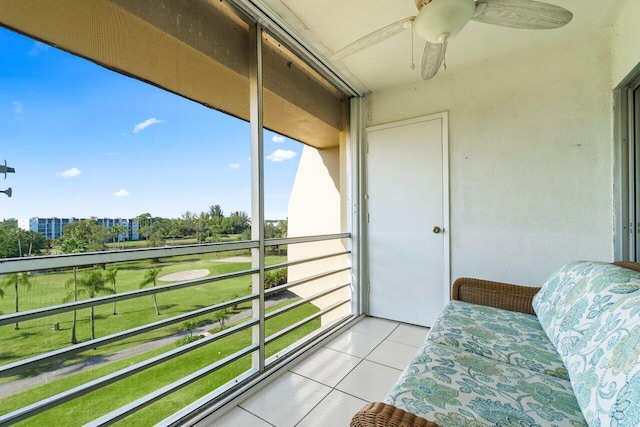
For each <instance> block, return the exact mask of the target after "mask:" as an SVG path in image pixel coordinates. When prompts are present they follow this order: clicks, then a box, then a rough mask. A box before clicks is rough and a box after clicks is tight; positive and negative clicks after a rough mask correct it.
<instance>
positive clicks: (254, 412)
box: [199, 317, 429, 427]
mask: <svg viewBox="0 0 640 427" xmlns="http://www.w3.org/2000/svg"><path fill="white" fill-rule="evenodd" d="M428 332H429V329H428V328H423V327H419V326H414V325H407V324H403V323H399V322H394V321H390V320H384V319H378V318H374V317H368V318H366V319H363V320H361V321H360V322H358V323H356V324H355V325H354V326H352V327H351V328H350V329H348V330H347V331H345V332H342V333H341V334H340V335H339V336H338V337H336V338H335V339H333V340H332V341H330V342H329V343H328V344H326V345H325V346H324V347H322V348H320V349H319V350H317V351H316V352H315V353H314V354H312V355H311V356H309V357H308V358H306V359H304V360H303V361H302V362H299V363H298V364H296V365H294V366H293V367H291V368H289V370H288V371H287V372H286V373H284V374H283V375H281V376H280V377H278V378H277V379H276V380H274V381H273V382H272V383H271V384H269V385H268V386H267V387H265V388H264V389H262V390H260V391H259V392H258V393H256V394H254V395H253V396H251V397H249V398H248V399H247V400H245V401H244V402H242V403H240V404H239V405H238V406H236V407H235V408H233V409H232V410H231V411H229V412H227V413H226V414H225V415H224V416H223V417H222V418H220V419H218V420H215V421H210V422H208V423H207V420H204V421H203V422H201V423H200V424H199V425H203V426H206V425H209V426H221V427H235V426H243V427H269V426H275V427H288V426H300V427H311V426H313V427H334V426H335V427H340V426H348V425H349V421H350V420H351V417H352V416H353V414H354V413H356V412H357V411H358V410H359V409H360V408H362V407H363V406H364V405H366V404H367V403H368V402H372V401H380V400H382V399H383V398H384V396H385V395H386V394H387V392H388V391H389V390H390V389H391V387H392V386H393V384H394V383H395V382H396V380H397V379H398V377H399V376H400V374H401V373H402V371H403V370H404V368H405V367H406V366H407V365H408V364H409V361H410V360H411V358H412V357H413V355H414V354H415V353H416V352H417V351H418V348H419V347H420V346H421V345H422V342H423V341H424V339H425V338H426V336H427V333H428Z"/></svg>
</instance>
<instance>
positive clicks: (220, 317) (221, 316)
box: [213, 308, 229, 330]
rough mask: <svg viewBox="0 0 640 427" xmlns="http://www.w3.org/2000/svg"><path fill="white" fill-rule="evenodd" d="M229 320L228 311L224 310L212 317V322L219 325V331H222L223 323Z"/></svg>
mask: <svg viewBox="0 0 640 427" xmlns="http://www.w3.org/2000/svg"><path fill="white" fill-rule="evenodd" d="M228 319H229V309H228V308H224V309H222V310H218V311H216V312H215V314H214V315H213V321H214V322H219V323H220V330H223V329H224V321H225V320H228Z"/></svg>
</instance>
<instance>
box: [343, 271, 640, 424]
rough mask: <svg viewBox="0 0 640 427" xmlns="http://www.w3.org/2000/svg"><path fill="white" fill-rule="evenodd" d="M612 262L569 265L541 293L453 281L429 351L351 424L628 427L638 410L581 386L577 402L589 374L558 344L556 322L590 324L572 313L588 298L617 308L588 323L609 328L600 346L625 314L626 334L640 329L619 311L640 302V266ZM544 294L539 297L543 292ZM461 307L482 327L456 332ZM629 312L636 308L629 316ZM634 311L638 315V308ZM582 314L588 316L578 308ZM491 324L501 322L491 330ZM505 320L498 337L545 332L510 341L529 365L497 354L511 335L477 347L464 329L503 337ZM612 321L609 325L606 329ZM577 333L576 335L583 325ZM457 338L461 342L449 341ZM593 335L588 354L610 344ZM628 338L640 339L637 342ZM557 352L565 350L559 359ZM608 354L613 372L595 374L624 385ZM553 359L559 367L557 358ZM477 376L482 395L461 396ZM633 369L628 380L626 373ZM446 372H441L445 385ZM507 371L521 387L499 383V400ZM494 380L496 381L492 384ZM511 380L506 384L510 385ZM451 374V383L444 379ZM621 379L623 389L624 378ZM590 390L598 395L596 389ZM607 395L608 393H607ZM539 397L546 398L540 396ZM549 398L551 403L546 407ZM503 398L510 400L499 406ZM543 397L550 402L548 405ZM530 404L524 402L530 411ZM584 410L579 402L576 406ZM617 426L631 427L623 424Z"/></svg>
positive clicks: (613, 358)
mask: <svg viewBox="0 0 640 427" xmlns="http://www.w3.org/2000/svg"><path fill="white" fill-rule="evenodd" d="M614 264H616V265H612V264H606V263H573V264H569V265H567V266H565V267H563V269H561V270H560V271H559V272H557V273H556V274H555V275H554V276H552V277H551V278H550V279H549V280H548V281H547V283H546V284H545V285H544V286H543V287H542V288H538V287H528V286H519V285H513V284H508V283H499V282H492V281H486V280H479V279H471V278H461V279H458V280H456V282H455V283H454V285H453V289H452V302H451V303H449V305H448V306H447V307H446V308H445V310H444V312H443V315H441V316H440V318H439V319H438V320H437V321H436V323H435V324H434V327H433V328H432V330H431V332H430V334H429V336H428V337H427V339H426V341H425V344H424V346H423V348H421V349H420V350H419V351H418V353H417V354H416V356H415V357H414V359H413V361H412V362H411V364H410V365H409V367H407V369H406V370H405V372H404V373H403V375H402V376H401V377H400V379H399V380H398V382H397V383H396V385H395V386H394V388H393V389H392V390H391V391H390V392H389V394H388V395H387V397H386V398H385V401H384V402H372V403H370V404H368V405H366V406H365V407H364V408H362V409H361V410H360V411H359V412H357V413H356V414H355V415H354V416H353V418H352V420H351V424H350V425H351V427H383V426H392V427H396V426H397V427H400V426H402V427H409V426H416V427H423V426H428V427H436V426H442V425H444V426H447V425H467V423H468V425H496V424H504V423H505V422H506V423H507V424H509V423H515V424H517V423H519V422H521V423H522V425H525V424H527V423H530V424H532V425H533V424H537V425H549V426H564V425H571V426H574V425H584V426H586V425H588V424H591V423H592V422H593V423H597V422H601V423H603V425H604V424H605V423H606V422H607V421H611V419H613V418H614V417H618V418H617V420H618V421H623V420H624V419H625V417H627V418H626V419H627V420H631V419H632V418H633V417H635V416H638V414H640V403H634V402H632V403H631V404H630V405H627V406H626V407H622V406H620V405H618V406H616V405H615V404H609V403H608V402H602V401H598V402H597V404H594V403H593V402H592V401H593V399H601V398H600V397H598V395H597V394H594V393H597V390H595V391H593V390H590V389H588V387H584V385H583V384H579V385H578V387H579V388H578V390H580V392H582V393H583V394H582V395H580V396H579V397H578V399H577V400H576V396H575V393H574V391H573V389H575V388H576V383H577V382H578V381H580V380H581V378H582V377H583V376H584V370H586V369H587V367H576V366H578V365H580V364H577V363H576V362H575V360H576V359H575V357H578V356H580V355H576V354H575V353H578V352H579V351H580V348H578V347H580V346H578V345H576V347H575V348H574V349H573V350H572V349H567V348H565V347H566V346H564V347H563V344H561V342H562V343H566V341H562V340H563V339H565V338H566V337H565V336H563V333H565V332H566V331H564V329H563V330H556V329H554V327H557V326H554V325H556V324H560V323H562V322H561V321H560V320H558V319H559V318H562V316H569V315H572V316H574V317H575V316H578V317H576V319H579V321H576V322H574V323H575V324H576V325H578V324H580V325H584V324H586V323H587V321H586V320H585V319H586V316H587V314H586V313H581V312H579V311H577V310H578V309H576V308H574V307H573V306H574V305H575V301H574V300H578V299H585V300H586V299H589V298H591V300H589V301H590V302H589V303H590V304H591V303H592V302H593V300H594V298H595V301H596V302H598V301H599V299H601V298H604V297H606V298H611V299H612V300H614V299H616V298H617V300H618V301H617V303H616V304H615V306H606V310H605V309H603V313H602V315H597V316H596V315H594V314H593V313H592V314H591V315H589V316H591V317H589V319H590V320H589V321H588V322H592V323H593V325H592V328H593V330H596V329H597V328H598V327H600V325H599V324H598V322H601V323H602V324H603V325H602V326H603V328H608V329H602V331H604V332H605V333H600V334H599V335H597V336H598V337H600V338H599V339H604V340H606V339H608V338H607V333H606V332H607V331H608V330H610V329H611V328H612V324H613V323H612V322H611V321H610V320H609V319H610V318H615V319H619V318H620V317H621V316H622V318H623V319H628V320H625V321H626V322H627V324H625V328H626V329H625V331H627V330H633V331H637V330H640V316H633V312H632V315H631V316H629V315H628V312H624V310H623V307H626V309H629V308H630V305H631V303H633V302H634V301H635V300H632V299H627V300H624V299H625V298H631V297H628V296H627V295H626V294H624V293H625V292H626V293H627V294H630V295H633V297H634V298H637V299H638V300H639V301H640V295H635V293H634V292H635V291H634V290H635V289H636V288H634V286H636V284H637V283H640V274H639V273H638V272H639V271H640V264H636V263H631V262H617V263H614ZM631 270H635V271H631ZM611 278H613V279H611ZM603 281H604V282H603ZM592 283H593V286H592ZM603 283H604V284H603ZM621 283H622V285H621ZM620 286H622V287H620ZM541 289H542V292H540V291H541ZM620 289H622V291H621V290H620ZM637 289H638V293H639V294H640V285H638V286H637ZM608 292H609V294H608ZM538 293H540V295H539V296H538V297H536V300H537V301H535V302H534V296H536V294H538ZM564 300H570V301H568V302H566V301H564ZM545 304H546V305H545ZM450 305H453V306H455V307H458V308H457V310H458V311H452V309H451V308H449V306H450ZM638 305H640V302H639V303H638ZM459 307H463V309H464V310H467V312H471V313H472V312H473V310H476V309H477V310H479V312H481V313H482V314H481V316H483V317H482V321H480V322H478V323H477V324H476V323H473V322H472V320H469V319H466V320H467V323H464V322H461V323H460V325H457V324H456V323H455V322H456V321H459V320H460V319H462V320H465V319H464V315H465V314H464V313H462V315H461V314H460V313H461V312H460V311H459V310H460V309H459ZM491 307H492V308H491ZM534 307H536V310H537V312H538V313H537V314H538V316H536V311H534ZM496 309H497V310H496ZM626 309H625V310H626ZM631 309H632V310H633V308H631ZM635 309H636V310H640V307H637V308H635ZM447 310H449V318H448V319H447V318H446V316H447ZM469 310H471V311H469ZM563 310H564V311H563ZM571 310H573V311H575V312H572V311H571ZM607 310H613V311H614V312H613V313H609V314H611V317H610V318H609V317H606V316H607ZM582 311H586V310H584V309H582ZM581 315H583V316H585V317H584V319H583V318H580V317H579V316H581ZM492 316H493V317H492ZM443 317H445V319H443ZM519 318H522V319H523V320H522V322H524V323H523V325H524V326H526V327H522V328H521V326H522V325H520V324H518V323H517V322H518V321H519V320H518V321H516V322H515V323H514V320H513V319H519ZM580 319H582V320H580ZM594 319H595V320H594ZM494 320H495V323H492V322H493V321H494ZM501 321H502V322H506V323H507V324H506V325H503V326H502V329H504V330H506V331H507V332H508V328H509V327H510V325H509V323H510V324H511V325H512V326H513V325H515V326H516V327H515V328H513V329H517V330H518V333H520V331H521V330H522V329H527V328H529V326H528V325H529V324H533V323H538V327H539V328H540V331H541V333H539V335H540V336H539V337H536V338H535V339H533V340H531V338H530V337H529V336H526V333H524V335H523V336H522V337H518V336H517V335H518V334H514V338H513V339H514V344H513V347H514V348H525V349H526V350H527V352H526V353H524V354H525V355H529V356H531V355H533V357H530V358H529V359H528V360H527V357H525V356H523V355H522V354H520V355H518V356H519V357H513V352H511V353H509V355H506V354H507V352H506V351H502V352H501V350H504V348H506V346H508V345H509V342H510V341H509V340H510V337H509V336H507V337H506V339H505V337H504V336H500V339H498V340H496V342H490V338H491V334H489V333H487V334H485V335H484V337H485V338H487V339H486V340H484V341H483V340H479V341H480V347H478V343H477V342H471V341H470V340H469V337H468V336H464V334H465V332H464V331H465V328H467V329H474V330H479V329H480V328H481V327H482V325H485V326H487V327H488V328H489V329H488V330H489V332H491V331H490V330H491V329H494V330H495V331H500V328H501V326H500V322H501ZM607 321H609V324H606V323H607ZM527 322H528V323H527ZM594 322H595V323H594ZM439 323H440V324H439ZM574 323H571V322H564V323H563V324H562V325H563V328H565V329H566V326H567V324H570V325H573V324H574ZM636 323H637V325H636ZM534 326H535V325H534ZM574 327H575V328H577V326H574ZM543 328H544V330H543ZM451 331H453V332H451ZM481 332H482V331H481V330H480V332H476V333H477V334H479V336H482V333H481ZM569 332H573V336H574V337H575V335H576V334H575V331H569ZM451 333H455V334H457V335H455V336H453V335H451ZM584 335H589V334H584ZM595 336H596V334H590V336H586V337H585V338H584V339H583V340H582V341H583V342H581V344H580V345H581V346H582V347H583V348H589V346H590V345H591V346H592V347H593V348H600V346H604V345H603V344H602V343H595V344H593V343H591V342H590V341H589V340H590V339H591V340H593V339H594V338H593V337H595ZM602 336H604V338H602ZM474 338H475V337H474ZM632 338H634V339H635V337H632ZM518 339H520V342H518V343H517V345H516V343H515V340H518ZM543 339H544V340H547V341H548V342H547V343H546V344H545V343H544V342H542V340H543ZM465 340H467V341H465ZM536 340H537V341H539V342H536ZM540 342H541V343H542V344H541V345H540V348H539V349H538V347H536V345H538V344H540ZM470 344H473V345H470ZM615 344H616V343H615V342H611V343H608V346H604V348H609V349H610V348H612V347H614V346H615ZM492 346H493V347H492ZM518 346H519V347H518ZM594 346H595V347H594ZM463 347H464V348H463ZM532 349H533V350H532ZM557 349H560V351H556V350H557ZM510 350H511V349H510ZM536 351H540V354H541V356H543V357H540V358H537V355H536V353H535V352H536ZM558 353H560V354H558ZM604 353H605V354H604V355H602V356H601V359H600V365H603V363H602V362H603V361H608V362H609V364H608V366H609V367H605V368H602V370H606V369H609V370H610V371H606V372H604V371H602V372H599V371H598V367H596V368H595V369H596V371H597V372H598V373H599V374H600V375H601V377H603V378H604V377H606V378H610V376H611V375H617V376H618V377H619V376H620V375H621V374H620V369H619V367H618V368H615V367H614V368H613V370H612V371H611V369H612V368H611V366H613V365H615V361H616V360H617V359H616V357H617V356H616V355H611V354H607V351H606V350H605V352H604ZM554 357H555V358H556V359H555V360H552V359H554ZM447 358H449V359H450V360H448V362H449V363H448V364H447V363H444V364H443V360H444V362H447ZM572 358H573V359H572ZM607 358H608V359H607ZM541 360H544V361H551V362H550V363H549V364H548V365H545V363H540V361H541ZM581 360H582V359H581ZM623 360H624V359H623ZM472 362H473V363H472ZM438 363H439V364H440V365H438ZM465 364H466V365H465ZM434 365H435V367H434ZM627 365H628V363H627ZM627 365H625V369H626V371H625V373H624V374H625V375H626V377H625V378H626V381H632V380H633V378H631V379H630V378H629V377H630V376H631V375H635V374H637V375H635V376H634V378H635V377H640V365H639V364H638V363H637V362H636V364H635V366H633V365H631V367H629V366H627ZM443 366H446V368H443ZM494 366H495V369H494ZM565 366H566V368H565ZM438 368H442V370H441V371H437V369H438ZM463 368H464V369H463ZM567 368H569V369H567ZM588 368H589V369H590V370H589V372H590V373H591V372H592V371H593V370H594V367H593V366H588ZM473 369H476V370H477V371H478V374H481V375H482V376H480V375H478V378H481V379H483V380H484V381H485V383H482V384H480V383H479V382H478V384H477V387H480V388H476V389H475V390H474V389H473V386H470V387H466V389H465V388H464V387H462V386H466V385H467V383H469V384H471V383H472V382H471V380H469V379H468V377H467V378H463V377H462V376H460V373H461V372H463V371H464V372H463V373H468V372H471V371H473ZM580 369H583V371H580ZM616 369H617V370H616ZM456 370H457V371H456ZM500 370H502V371H500ZM629 370H630V372H628V371H629ZM434 372H435V373H434ZM443 372H444V373H445V375H444V378H443V375H442V373H443ZM498 372H500V374H498ZM505 372H508V373H509V374H511V373H513V372H516V373H517V374H516V375H515V376H514V377H517V379H516V380H515V381H519V382H514V383H513V384H498V387H497V388H496V389H495V393H494V392H492V390H494V389H491V387H493V386H494V385H495V384H496V383H497V382H498V381H505V380H504V378H505ZM612 372H613V373H612ZM492 374H493V375H494V378H491V375H492ZM509 374H506V376H507V377H508V376H509ZM447 376H449V377H450V378H446V377H447ZM616 379H617V380H619V381H620V382H622V379H620V378H616ZM476 380H477V378H476ZM465 381H466V382H465ZM507 381H508V380H507ZM461 385H462V386H461ZM482 387H485V388H482ZM536 387H537V388H536ZM592 388H595V389H597V388H598V387H592ZM542 389H544V393H538V391H539V390H542ZM583 389H586V391H585V390H583ZM505 390H507V392H505ZM439 392H441V396H438V393H439ZM516 392H517V393H521V394H519V395H516V397H517V399H515V398H514V399H511V397H512V396H509V395H508V393H516ZM609 392H610V394H611V390H609ZM624 392H625V391H624V390H622V391H620V393H624ZM545 393H546V394H545ZM543 394H544V395H545V396H546V397H541V396H542V395H543ZM505 395H506V396H505ZM549 396H552V398H551V399H549V398H548V397H549ZM501 398H504V399H503V400H502V401H501V400H500V399H501ZM545 398H546V399H547V400H546V401H544V402H543V400H544V399H545ZM520 399H522V402H523V403H522V405H521V407H519V408H518V407H517V406H518V405H517V404H514V403H513V402H520ZM524 402H527V403H526V405H525V403H524ZM578 402H580V403H579V404H578ZM483 404H484V405H485V406H484V407H483V406H482V405H483ZM527 405H528V406H527ZM399 406H400V407H399ZM487 408H489V409H487ZM532 408H533V409H532ZM594 408H596V409H594ZM620 408H623V409H620ZM518 410H520V412H518ZM532 411H533V412H536V411H537V414H533V412H532ZM545 411H546V412H545ZM414 412H415V413H414ZM421 412H422V413H421ZM536 415H541V416H542V418H540V417H537V418H536ZM492 417H497V418H492ZM505 417H506V418H505ZM532 417H533V418H532ZM620 417H622V418H620ZM518 425H520V424H518ZM621 425H626V424H624V422H622V423H621Z"/></svg>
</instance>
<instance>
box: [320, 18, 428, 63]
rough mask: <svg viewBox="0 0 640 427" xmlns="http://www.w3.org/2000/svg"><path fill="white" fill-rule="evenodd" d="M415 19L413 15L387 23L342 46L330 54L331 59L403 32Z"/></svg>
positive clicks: (342, 56)
mask: <svg viewBox="0 0 640 427" xmlns="http://www.w3.org/2000/svg"><path fill="white" fill-rule="evenodd" d="M415 19H416V17H415V16H412V17H411V18H405V19H402V20H400V21H397V22H394V23H393V24H389V25H387V26H386V27H382V28H380V29H379V30H376V31H374V32H373V33H370V34H367V35H366V36H364V37H362V38H360V39H358V40H356V41H354V42H353V43H351V44H349V45H347V46H345V47H343V48H342V49H340V50H339V51H337V52H336V53H334V54H333V55H332V56H331V59H333V60H336V59H340V58H344V57H345V56H347V55H351V54H352V53H355V52H357V51H359V50H363V49H366V48H368V47H371V46H373V45H376V44H378V43H380V42H382V41H384V40H386V39H388V38H389V37H392V36H395V35H396V34H399V33H401V32H403V31H404V30H406V29H408V28H411V26H412V25H413V21H414V20H415Z"/></svg>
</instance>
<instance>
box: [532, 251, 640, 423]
mask: <svg viewBox="0 0 640 427" xmlns="http://www.w3.org/2000/svg"><path fill="white" fill-rule="evenodd" d="M534 310H535V311H536V313H537V314H538V317H539V320H540V323H541V324H542V327H543V329H544V330H545V332H546V333H547V335H548V337H549V339H550V340H551V342H552V343H553V344H554V345H555V346H556V349H557V350H558V353H559V354H560V357H561V358H562V360H563V362H564V363H565V366H566V367H567V370H568V372H569V377H570V378H571V384H572V386H573V389H574V391H575V393H576V398H577V400H578V404H579V405H580V407H581V408H582V412H583V414H584V416H585V419H586V420H587V422H588V423H589V425H594V426H605V425H613V426H637V425H640V273H638V272H635V271H633V270H629V269H626V268H622V267H618V266H615V265H612V264H605V263H594V262H580V263H572V264H569V265H567V266H565V267H563V268H562V269H560V271H558V272H557V273H556V274H555V275H554V276H552V278H551V279H549V281H548V282H547V283H546V284H545V285H544V286H543V288H542V289H541V291H540V292H539V294H538V295H536V297H535V298H534Z"/></svg>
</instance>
